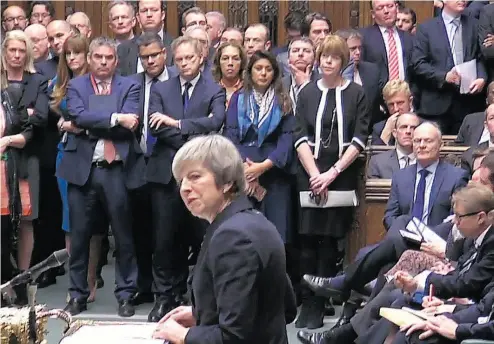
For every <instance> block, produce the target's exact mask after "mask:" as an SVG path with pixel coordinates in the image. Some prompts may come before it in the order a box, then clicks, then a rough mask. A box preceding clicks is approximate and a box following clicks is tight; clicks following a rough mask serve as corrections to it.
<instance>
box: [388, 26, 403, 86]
mask: <svg viewBox="0 0 494 344" xmlns="http://www.w3.org/2000/svg"><path fill="white" fill-rule="evenodd" d="M386 32H387V33H388V47H389V54H388V72H389V80H395V79H399V78H400V65H399V62H398V50H397V49H396V41H395V36H394V30H393V29H392V28H389V29H386Z"/></svg>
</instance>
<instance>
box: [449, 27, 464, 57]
mask: <svg viewBox="0 0 494 344" xmlns="http://www.w3.org/2000/svg"><path fill="white" fill-rule="evenodd" d="M451 23H452V24H453V25H454V26H455V32H454V34H453V47H452V48H451V50H452V52H453V56H454V57H455V66H456V65H459V64H462V63H463V37H461V36H462V33H461V26H460V24H461V22H460V18H456V19H454V20H453V21H452V22H451Z"/></svg>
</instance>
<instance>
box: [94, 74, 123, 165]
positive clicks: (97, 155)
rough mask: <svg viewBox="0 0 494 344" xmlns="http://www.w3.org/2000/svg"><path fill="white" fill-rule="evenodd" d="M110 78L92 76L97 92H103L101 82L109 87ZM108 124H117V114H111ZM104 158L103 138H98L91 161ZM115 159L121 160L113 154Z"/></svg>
mask: <svg viewBox="0 0 494 344" xmlns="http://www.w3.org/2000/svg"><path fill="white" fill-rule="evenodd" d="M111 80H112V79H110V80H105V81H103V80H100V79H96V78H94V81H96V86H97V87H98V91H99V92H103V83H105V84H106V88H107V89H110V87H111ZM110 124H111V126H112V127H114V126H116V125H117V114H112V115H111V119H110ZM103 160H105V140H103V139H99V140H98V142H97V143H96V147H95V148H94V153H93V162H94V161H103ZM115 160H122V159H121V158H120V155H118V152H117V155H116V156H115Z"/></svg>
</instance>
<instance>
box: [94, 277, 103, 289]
mask: <svg viewBox="0 0 494 344" xmlns="http://www.w3.org/2000/svg"><path fill="white" fill-rule="evenodd" d="M104 286H105V281H104V280H103V277H101V276H96V288H97V289H101V288H103V287H104Z"/></svg>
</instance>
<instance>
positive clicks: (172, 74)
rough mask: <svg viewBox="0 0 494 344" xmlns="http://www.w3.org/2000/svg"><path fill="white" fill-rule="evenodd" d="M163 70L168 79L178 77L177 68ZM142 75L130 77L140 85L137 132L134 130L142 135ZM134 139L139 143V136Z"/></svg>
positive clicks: (143, 88) (143, 89) (144, 87)
mask: <svg viewBox="0 0 494 344" xmlns="http://www.w3.org/2000/svg"><path fill="white" fill-rule="evenodd" d="M165 68H166V69H167V71H168V79H171V78H173V77H175V76H177V75H178V71H177V68H176V67H175V66H170V67H165ZM144 75H145V72H141V73H136V74H133V75H131V76H130V78H132V79H133V80H135V81H136V82H137V83H138V84H139V85H141V91H140V92H139V111H138V115H139V126H138V127H137V130H136V132H137V133H142V128H143V126H144V123H143V121H144V104H145V98H144V92H145V90H146V85H145V84H144V82H145V81H146V78H145V77H144ZM149 93H151V92H149ZM149 97H150V98H151V94H150V95H149ZM148 107H149V103H148ZM148 114H149V113H148ZM136 138H137V141H138V142H140V141H141V135H137V137H136Z"/></svg>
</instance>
